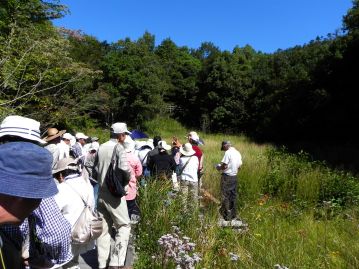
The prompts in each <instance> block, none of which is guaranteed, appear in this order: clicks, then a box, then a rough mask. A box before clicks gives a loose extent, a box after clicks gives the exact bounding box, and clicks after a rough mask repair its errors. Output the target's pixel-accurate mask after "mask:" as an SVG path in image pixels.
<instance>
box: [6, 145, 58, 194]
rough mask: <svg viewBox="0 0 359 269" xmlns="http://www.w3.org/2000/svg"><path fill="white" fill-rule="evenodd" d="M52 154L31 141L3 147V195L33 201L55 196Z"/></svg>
mask: <svg viewBox="0 0 359 269" xmlns="http://www.w3.org/2000/svg"><path fill="white" fill-rule="evenodd" d="M51 167H52V155H51V153H50V152H49V151H48V150H47V149H44V148H42V147H40V146H38V145H36V144H33V143H31V142H8V143H5V144H2V145H0V182H1V184H0V193H2V194H6V195H10V196H16V197H23V198H31V199H42V198H48V197H51V196H54V195H55V194H56V193H57V192H58V189H57V186H56V183H55V181H54V179H53V177H52V172H51Z"/></svg>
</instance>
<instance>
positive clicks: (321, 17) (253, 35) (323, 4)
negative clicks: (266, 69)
mask: <svg viewBox="0 0 359 269" xmlns="http://www.w3.org/2000/svg"><path fill="white" fill-rule="evenodd" d="M61 3H62V4H65V5H67V6H68V7H69V9H70V12H71V14H69V15H67V16H66V17H64V18H62V19H58V20H55V21H54V24H55V25H57V26H63V27H66V28H69V29H74V30H82V31H83V32H85V33H86V34H89V35H92V36H95V37H97V38H98V39H99V40H100V41H104V40H106V41H108V42H109V43H111V42H116V41H117V40H120V39H124V38H126V37H129V38H131V39H132V40H136V39H138V38H139V37H141V36H142V35H143V33H144V32H145V31H148V32H150V33H151V34H153V35H155V37H156V45H158V44H159V43H161V41H162V40H163V39H165V38H171V39H172V41H174V42H175V43H176V44H177V45H178V46H188V47H190V48H198V47H199V46H200V45H201V43H202V42H205V41H210V42H213V43H214V44H215V45H216V46H218V47H219V48H220V49H221V50H230V51H231V50H232V49H233V48H234V47H235V46H240V47H243V46H245V45H246V44H249V45H251V46H252V47H253V48H254V49H255V50H258V51H262V52H274V51H276V50H277V49H286V48H289V47H293V46H295V45H303V44H305V43H308V42H309V41H310V40H313V39H315V38H316V37H317V36H326V35H327V34H328V33H334V32H335V30H336V29H340V28H341V26H342V18H343V16H344V15H345V14H346V12H347V10H348V9H349V8H351V7H352V1H351V0H237V1H236V0H218V1H214V0H181V1H179V0H177V1H173V0H172V1H171V0H152V1H150V0H126V1H124V0H102V1H99V0H97V1H96V0H61Z"/></svg>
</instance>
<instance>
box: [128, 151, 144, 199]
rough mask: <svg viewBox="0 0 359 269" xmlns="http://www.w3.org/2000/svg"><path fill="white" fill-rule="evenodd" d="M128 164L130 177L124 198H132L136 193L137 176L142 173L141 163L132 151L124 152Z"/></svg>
mask: <svg viewBox="0 0 359 269" xmlns="http://www.w3.org/2000/svg"><path fill="white" fill-rule="evenodd" d="M126 156H127V162H128V166H129V167H130V170H131V178H130V182H129V183H128V194H127V195H126V200H133V199H135V198H136V195H137V177H139V176H141V175H142V165H141V162H140V159H138V157H137V156H135V154H133V152H126Z"/></svg>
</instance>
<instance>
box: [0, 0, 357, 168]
mask: <svg viewBox="0 0 359 269" xmlns="http://www.w3.org/2000/svg"><path fill="white" fill-rule="evenodd" d="M68 12H69V10H68V8H67V7H66V6H64V5H62V4H61V3H60V2H59V1H56V0H54V1H41V0H26V1H25V0H6V1H1V3H0V118H1V119H2V118H4V117H5V116H6V115H9V114H20V115H24V116H28V117H32V118H34V119H36V120H38V121H40V122H41V123H42V127H43V128H44V129H45V128H46V127H48V126H54V125H56V126H60V127H63V128H67V129H69V130H71V129H72V130H74V129H75V130H76V129H79V128H82V127H91V126H97V127H107V126H109V124H111V123H112V122H114V121H125V122H127V123H128V124H129V126H130V127H132V128H144V122H146V121H148V120H151V119H154V118H155V117H156V116H158V115H170V116H171V117H172V118H174V119H176V120H178V121H180V122H181V123H182V124H184V126H186V127H188V128H195V129H198V130H202V131H203V132H221V133H228V134H244V135H246V136H248V137H251V138H253V139H255V140H256V141H263V142H265V141H271V142H277V143H280V144H286V145H289V146H290V145H294V146H293V147H294V149H296V147H299V146H300V147H304V148H305V145H309V147H308V149H309V150H311V149H313V145H316V147H321V145H323V147H324V146H329V147H332V148H333V147H334V146H335V147H336V148H337V149H338V151H339V150H340V149H342V148H343V149H349V148H350V149H351V150H354V149H358V148H359V144H358V142H357V137H358V131H357V130H356V129H357V128H355V125H356V124H357V123H358V117H359V111H358V110H359V106H358V105H357V104H356V103H357V96H358V94H357V89H358V86H355V85H356V84H357V79H358V77H357V75H358V71H355V70H358V69H357V68H356V66H357V65H358V62H359V55H358V53H359V1H358V0H354V1H353V6H352V8H351V9H349V10H348V12H347V13H346V14H343V25H342V29H341V30H339V31H338V30H337V31H335V29H333V33H328V35H327V36H325V37H317V38H316V39H314V40H310V41H309V40H308V43H307V44H305V45H303V46H295V47H292V48H288V49H285V50H277V51H276V52H274V53H263V52H261V51H256V50H254V49H253V48H252V47H251V46H250V45H247V46H244V47H239V46H237V47H235V48H233V50H232V51H226V50H225V51H222V50H220V49H219V48H218V47H217V46H216V45H215V44H213V43H211V42H203V43H202V44H201V46H200V47H199V48H189V47H186V46H183V47H180V46H177V45H176V44H175V43H174V42H173V41H172V40H171V39H165V40H163V41H162V42H161V43H160V44H159V45H158V46H156V45H155V36H154V35H153V34H151V33H149V32H145V33H144V34H143V36H142V37H140V38H139V39H137V40H131V39H129V38H125V39H120V40H118V41H117V42H114V43H107V42H105V41H104V42H101V41H99V40H97V39H96V38H95V37H92V36H89V35H87V34H86V33H83V32H81V31H73V30H68V29H63V28H57V27H55V26H54V25H53V23H52V22H53V20H55V19H57V18H61V17H63V16H66V15H67V14H68ZM303 141H304V142H303ZM302 142H303V143H302ZM301 143H302V144H301ZM310 145H311V146H310ZM332 148H331V149H332ZM338 151H337V152H338ZM346 152H347V151H346ZM343 155H344V156H341V157H340V158H341V160H340V161H343V162H344V161H345V158H347V159H349V158H352V157H353V156H355V155H357V154H356V153H355V154H354V153H353V154H352V155H351V154H347V153H346V154H343ZM319 157H320V156H319ZM337 158H339V157H338V156H337ZM327 159H328V160H329V161H330V157H328V158H327ZM334 161H335V158H334ZM351 161H353V160H352V159H351ZM348 168H353V165H352V167H350V166H349V167H348Z"/></svg>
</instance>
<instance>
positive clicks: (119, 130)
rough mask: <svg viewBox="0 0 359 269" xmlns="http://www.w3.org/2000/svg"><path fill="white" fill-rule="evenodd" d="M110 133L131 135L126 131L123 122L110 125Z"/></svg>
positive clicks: (125, 125)
mask: <svg viewBox="0 0 359 269" xmlns="http://www.w3.org/2000/svg"><path fill="white" fill-rule="evenodd" d="M111 132H113V133H114V134H129V135H130V134H131V132H130V131H129V130H128V129H127V124H126V123H124V122H116V123H114V124H112V125H111Z"/></svg>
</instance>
